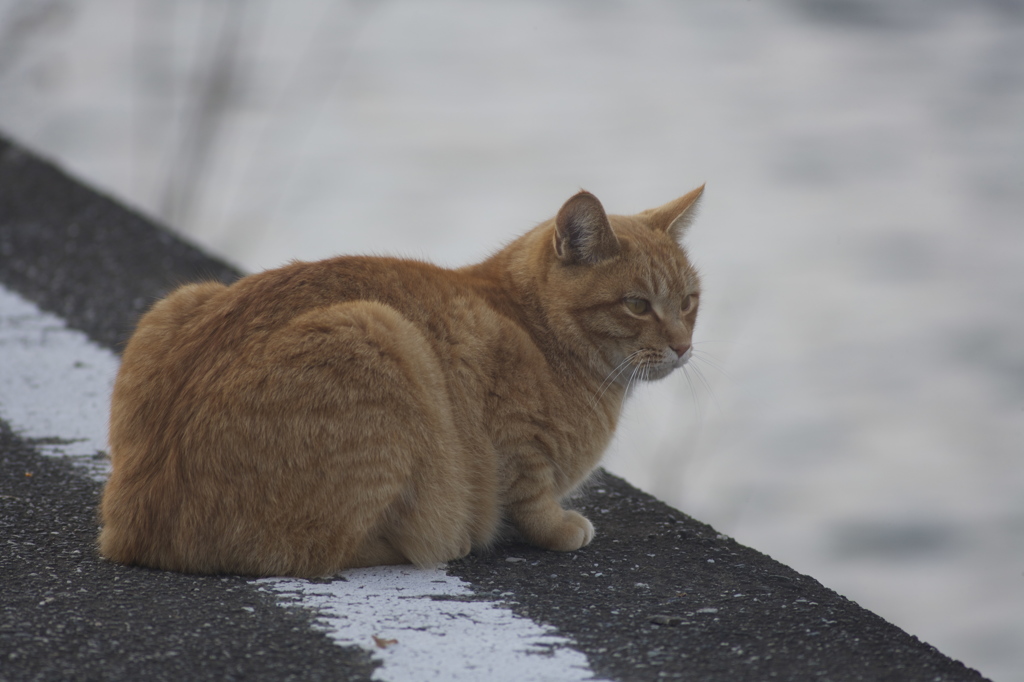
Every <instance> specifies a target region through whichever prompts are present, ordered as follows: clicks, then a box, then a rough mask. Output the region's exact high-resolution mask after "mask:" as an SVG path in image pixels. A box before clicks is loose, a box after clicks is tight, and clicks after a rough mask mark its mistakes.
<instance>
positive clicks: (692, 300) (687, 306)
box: [682, 294, 700, 314]
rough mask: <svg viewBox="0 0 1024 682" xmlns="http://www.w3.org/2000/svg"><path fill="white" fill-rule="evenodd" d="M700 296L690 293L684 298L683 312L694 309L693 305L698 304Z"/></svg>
mask: <svg viewBox="0 0 1024 682" xmlns="http://www.w3.org/2000/svg"><path fill="white" fill-rule="evenodd" d="M699 298H700V297H699V296H698V295H697V294H690V295H689V296H687V297H686V298H684V299H683V309H682V312H683V313H684V314H685V313H688V312H690V311H691V310H693V307H694V306H695V305H697V301H698V299H699Z"/></svg>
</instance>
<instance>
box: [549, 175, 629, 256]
mask: <svg viewBox="0 0 1024 682" xmlns="http://www.w3.org/2000/svg"><path fill="white" fill-rule="evenodd" d="M554 240H555V241H554V246H555V253H556V254H557V255H558V258H559V260H561V261H562V262H563V263H566V264H569V265H572V264H583V265H593V264H595V263H600V262H601V261H603V260H605V259H607V258H611V257H613V256H614V255H615V254H617V253H618V252H619V239H618V237H616V236H615V232H613V231H612V226H611V223H609V222H608V214H607V213H605V212H604V207H603V206H602V205H601V202H600V201H598V200H597V197H595V196H594V195H593V194H591V193H590V192H586V191H581V192H579V193H578V194H576V195H575V196H573V197H572V198H570V199H569V201H567V202H565V204H563V205H562V208H561V210H559V211H558V215H557V216H556V217H555V237H554Z"/></svg>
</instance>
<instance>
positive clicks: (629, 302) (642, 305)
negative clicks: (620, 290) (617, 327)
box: [622, 298, 651, 315]
mask: <svg viewBox="0 0 1024 682" xmlns="http://www.w3.org/2000/svg"><path fill="white" fill-rule="evenodd" d="M622 303H623V304H624V305H625V306H626V310H628V311H629V312H631V313H633V314H634V315H646V314H647V313H649V312H650V311H651V302H650V301H645V300H644V299H642V298H627V299H623V301H622Z"/></svg>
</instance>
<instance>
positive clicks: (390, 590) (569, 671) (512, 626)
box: [260, 566, 594, 682]
mask: <svg viewBox="0 0 1024 682" xmlns="http://www.w3.org/2000/svg"><path fill="white" fill-rule="evenodd" d="M260 582H261V583H262V584H264V585H265V586H267V587H268V588H269V589H271V590H273V591H274V592H276V593H278V594H280V595H286V596H290V597H292V598H294V599H296V600H297V601H298V602H299V603H300V604H302V605H303V606H306V607H310V606H312V607H314V608H316V609H317V610H318V612H319V614H320V617H319V619H318V620H319V622H320V624H321V625H322V626H323V628H324V630H325V631H326V632H327V634H328V636H330V637H331V638H332V639H333V640H334V641H335V642H337V643H338V644H342V645H345V646H353V645H357V646H361V647H364V648H367V649H370V650H371V651H373V652H374V654H375V656H374V657H375V658H376V659H377V660H379V661H381V662H382V663H383V666H382V667H381V668H380V669H378V671H377V673H376V674H375V675H374V679H381V680H451V681H453V682H454V681H461V680H465V681H466V682H477V681H478V680H488V682H505V681H507V682H521V681H522V680H552V682H556V681H557V682H571V681H575V680H593V679H594V675H593V673H592V672H591V671H590V668H589V665H588V663H587V658H586V656H584V655H583V654H581V653H580V652H578V651H575V650H573V649H570V648H568V647H567V645H569V644H570V642H569V640H567V639H566V638H564V637H559V636H557V635H555V634H554V632H553V631H552V629H551V628H548V627H544V626H540V625H537V624H536V623H534V622H533V621H531V620H529V619H528V618H522V617H520V616H516V615H515V614H513V613H512V611H510V610H509V609H507V608H505V607H503V606H501V605H499V604H496V603H495V602H489V601H476V600H471V601H470V600H467V599H466V598H467V597H468V598H470V599H471V598H472V596H473V592H472V590H470V589H469V585H468V584H467V583H465V582H463V581H462V580H459V579H458V578H453V577H451V576H448V575H445V572H444V570H442V569H440V568H438V569H433V570H418V569H415V568H412V567H406V566H383V567H378V568H363V569H356V570H352V571H346V572H345V580H344V581H334V582H329V583H314V582H309V581H307V580H292V579H281V578H272V579H270V580H264V581H260ZM453 663H455V665H453Z"/></svg>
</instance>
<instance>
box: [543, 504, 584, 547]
mask: <svg viewBox="0 0 1024 682" xmlns="http://www.w3.org/2000/svg"><path fill="white" fill-rule="evenodd" d="M551 531H552V532H551V534H550V537H549V538H548V541H549V542H548V544H546V549H553V550H555V551H557V552H572V551H573V550H577V549H579V548H580V547H586V546H587V545H589V544H590V541H591V540H593V539H594V524H592V523H591V522H590V520H589V519H587V517H585V516H583V514H580V513H579V512H575V511H566V512H564V513H563V515H562V521H561V523H560V524H558V525H556V526H555V527H554V528H552V529H551Z"/></svg>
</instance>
